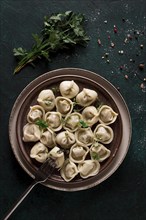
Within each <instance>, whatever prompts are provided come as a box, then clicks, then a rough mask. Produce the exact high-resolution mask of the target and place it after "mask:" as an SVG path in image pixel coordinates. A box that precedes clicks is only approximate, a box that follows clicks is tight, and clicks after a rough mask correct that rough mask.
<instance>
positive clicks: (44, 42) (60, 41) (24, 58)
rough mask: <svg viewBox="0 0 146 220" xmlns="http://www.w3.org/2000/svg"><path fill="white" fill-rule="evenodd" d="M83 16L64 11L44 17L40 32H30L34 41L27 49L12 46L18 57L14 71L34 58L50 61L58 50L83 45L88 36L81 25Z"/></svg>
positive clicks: (30, 62)
mask: <svg viewBox="0 0 146 220" xmlns="http://www.w3.org/2000/svg"><path fill="white" fill-rule="evenodd" d="M83 21H84V16H83V15H82V14H80V13H74V12H72V11H66V12H64V13H54V14H52V15H51V16H50V18H49V17H47V16H45V17H44V22H43V24H44V26H43V29H42V31H41V33H40V34H32V36H33V39H34V40H35V43H34V44H33V45H32V47H31V48H30V49H29V50H28V51H27V50H25V49H23V48H22V47H18V48H14V50H13V53H14V56H15V57H17V58H18V59H19V62H18V65H17V66H16V68H15V70H14V73H18V72H19V71H20V70H21V69H22V68H24V67H25V66H26V65H28V64H33V62H34V61H35V60H36V59H41V58H44V59H46V60H47V61H50V60H51V59H50V58H51V56H52V55H54V54H55V53H57V52H58V51H59V50H63V49H68V48H72V47H73V46H76V45H82V46H85V45H86V44H87V41H88V40H89V38H88V37H87V35H86V33H85V30H84V27H83Z"/></svg>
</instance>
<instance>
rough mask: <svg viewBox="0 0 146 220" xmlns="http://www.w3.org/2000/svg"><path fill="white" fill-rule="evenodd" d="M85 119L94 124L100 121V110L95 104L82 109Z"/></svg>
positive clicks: (90, 124) (89, 123)
mask: <svg viewBox="0 0 146 220" xmlns="http://www.w3.org/2000/svg"><path fill="white" fill-rule="evenodd" d="M82 116H83V120H84V121H85V122H86V123H87V124H88V125H89V126H92V125H94V124H95V123H96V122H97V121H98V111H97V109H96V108H95V107H94V106H88V107H86V108H84V110H83V111H82Z"/></svg>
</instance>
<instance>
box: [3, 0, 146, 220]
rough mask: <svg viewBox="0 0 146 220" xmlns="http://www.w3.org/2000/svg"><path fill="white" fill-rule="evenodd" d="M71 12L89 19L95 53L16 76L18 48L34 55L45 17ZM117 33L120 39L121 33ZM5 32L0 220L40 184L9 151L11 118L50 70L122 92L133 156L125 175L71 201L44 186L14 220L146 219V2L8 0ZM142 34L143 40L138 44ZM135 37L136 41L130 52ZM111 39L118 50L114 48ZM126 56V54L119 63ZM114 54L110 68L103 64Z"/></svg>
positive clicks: (71, 55)
mask: <svg viewBox="0 0 146 220" xmlns="http://www.w3.org/2000/svg"><path fill="white" fill-rule="evenodd" d="M66 10H73V11H75V12H81V13H84V15H85V17H86V24H85V28H86V31H87V34H88V35H89V36H90V39H91V40H90V42H89V44H88V46H87V47H86V48H76V49H75V50H74V51H70V52H67V53H66V52H64V53H63V54H61V53H59V54H58V55H57V56H55V57H54V58H53V60H52V62H51V63H49V64H46V63H45V62H42V63H39V64H38V65H37V66H36V68H35V69H33V68H32V67H29V66H28V67H26V68H25V69H24V70H22V71H21V73H20V74H18V75H15V76H14V75H13V70H14V67H15V65H16V61H15V59H14V57H13V52H12V50H13V48H14V47H19V46H23V47H25V48H30V46H31V45H32V43H33V40H32V37H31V34H32V33H39V32H40V30H41V27H42V23H43V17H44V16H45V15H50V14H51V13H52V12H62V11H66ZM123 18H124V19H125V20H126V22H124V21H123V20H122V19H123ZM104 21H107V23H105V22H104ZM114 25H116V26H117V28H118V33H117V34H115V33H114V32H113V26H114ZM0 27H1V29H0V30H1V32H0V34H1V35H0V218H1V217H2V216H3V215H4V213H5V212H6V211H7V209H8V208H10V207H11V205H12V204H13V202H14V201H15V200H16V199H17V198H18V197H19V195H20V194H21V193H22V192H23V191H24V190H25V189H26V188H27V186H28V185H29V184H30V183H31V181H32V180H31V178H30V177H29V176H28V175H27V174H26V173H25V172H24V171H23V170H22V168H21V167H20V166H19V164H18V163H17V161H16V159H15V157H14V155H13V153H12V150H11V146H10V143H9V136H8V122H9V115H10V112H11V109H12V106H13V104H14V102H15V100H16V98H17V96H18V95H19V93H20V92H21V91H22V89H23V88H24V87H25V86H26V85H27V84H28V83H29V82H31V81H32V80H33V79H35V78H36V77H37V76H39V75H40V74H42V73H45V72H47V71H48V70H53V69H56V68H61V67H80V68H85V69H88V70H91V71H94V72H97V73H98V74H100V75H101V76H103V77H105V78H106V79H108V80H109V81H110V82H111V83H113V85H115V86H116V87H117V88H118V89H120V92H121V94H122V95H123V97H124V99H125V101H126V102H127V105H128V107H129V110H130V114H131V118H132V124H133V130H132V132H133V134H132V141H131V144H130V148H129V151H128V154H127V156H126V158H125V160H124V162H123V163H122V165H121V166H120V168H119V169H118V170H117V171H116V172H115V173H114V174H113V175H112V176H111V177H110V178H109V179H108V180H106V181H105V182H103V183H102V184H100V185H99V186H97V187H95V188H92V189H89V190H86V191H81V192H73V193H68V192H60V191H55V190H52V189H49V188H45V187H43V186H41V185H39V186H37V187H36V188H35V189H34V190H33V191H32V192H31V194H30V195H29V196H28V197H27V198H26V200H25V201H24V202H23V203H22V204H21V206H19V207H18V209H17V210H16V211H15V213H14V214H13V215H12V217H11V218H10V219H14V220H20V219H21V220H26V219H27V220H32V219H35V220H40V219H43V220H47V219H49V220H57V219H65V220H67V219H70V220H79V219H80V220H90V219H92V220H95V219H96V220H97V219H102V220H123V219H125V220H144V219H146V124H145V122H146V120H145V119H146V93H145V88H144V89H141V88H140V85H141V83H142V81H141V80H140V79H139V78H138V76H140V77H141V76H142V77H144V74H145V71H140V70H139V69H138V64H139V63H140V62H145V60H146V59H145V58H146V1H144V0H143V1H142V0H141V1H137V0H135V1H126V0H123V1H122V0H121V1H120V0H119V1H118V0H117V1H116V0H115V1H105V0H103V1H102V0H96V1H94V0H82V1H78V0H76V1H75V0H70V1H69V0H64V1H62V0H59V1H57V0H41V1H40V0H31V1H30V0H1V1H0ZM134 31H138V32H139V33H140V34H139V35H138V39H135V36H134ZM143 32H144V33H143ZM127 34H131V36H132V37H133V38H132V40H130V42H129V43H127V44H126V45H125V44H124V39H125V38H126V36H127ZM109 35H110V37H111V40H112V41H113V42H114V43H115V48H112V49H111V48H109V40H108V36H109ZM98 38H100V39H101V42H102V46H101V47H99V46H98V44H97V39H98ZM140 44H143V45H144V48H143V49H140ZM119 50H123V51H124V54H123V55H119V54H118V51H119ZM106 52H107V53H109V60H110V63H107V62H106V59H102V56H103V55H104V54H105V53H106ZM130 59H133V60H134V61H135V62H134V63H133V62H130ZM121 65H124V70H122V71H121V70H119V67H120V66H121ZM124 75H128V79H125V77H124ZM145 77H146V76H145ZM144 86H145V84H144Z"/></svg>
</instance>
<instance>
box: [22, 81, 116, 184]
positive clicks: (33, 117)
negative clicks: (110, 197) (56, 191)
mask: <svg viewBox="0 0 146 220" xmlns="http://www.w3.org/2000/svg"><path fill="white" fill-rule="evenodd" d="M59 94H60V95H59V96H57V97H55V95H54V93H53V90H52V89H45V90H42V91H41V92H40V93H39V94H38V98H37V104H36V105H34V106H30V109H29V112H28V114H27V124H26V125H25V126H24V127H23V141H24V142H35V143H34V146H33V147H32V148H31V150H30V157H31V158H34V159H35V160H37V161H38V162H40V163H43V162H44V161H45V160H46V159H48V158H49V157H52V158H55V160H56V166H57V168H58V170H59V172H60V175H61V177H62V178H63V179H64V180H65V181H66V182H69V181H71V180H72V179H73V178H74V177H75V176H77V175H78V174H79V175H80V176H81V177H82V178H88V177H90V176H94V175H96V174H97V173H98V172H99V170H100V163H102V162H103V161H104V160H106V159H107V158H108V157H109V156H110V153H111V151H110V150H109V149H108V148H107V147H105V146H104V145H106V144H109V143H111V142H112V140H113V137H114V132H113V130H112V128H111V127H110V126H109V125H110V124H112V123H114V122H115V121H116V118H117V115H118V114H117V113H116V112H115V111H113V109H112V108H111V107H110V106H108V105H102V106H101V107H100V108H96V107H95V102H96V101H97V100H98V94H97V92H96V91H94V90H91V89H88V88H83V89H82V91H80V89H79V86H78V85H77V83H76V82H74V81H73V80H72V81H62V82H61V83H60V85H59ZM76 105H78V106H80V107H81V108H80V111H79V112H78V111H76V109H75V107H76ZM36 122H37V123H36ZM38 122H39V123H40V124H38ZM41 123H42V124H43V125H45V126H41Z"/></svg>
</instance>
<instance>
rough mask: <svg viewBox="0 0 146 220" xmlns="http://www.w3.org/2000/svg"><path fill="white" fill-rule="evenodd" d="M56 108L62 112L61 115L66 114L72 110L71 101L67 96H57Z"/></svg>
mask: <svg viewBox="0 0 146 220" xmlns="http://www.w3.org/2000/svg"><path fill="white" fill-rule="evenodd" d="M56 109H57V111H58V112H60V113H61V114H62V116H66V115H67V114H69V113H71V112H72V109H73V102H72V101H71V100H70V99H68V98H65V97H62V96H58V97H57V98H56Z"/></svg>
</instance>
